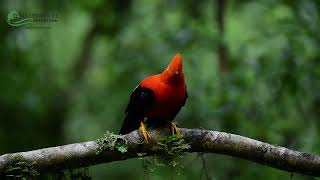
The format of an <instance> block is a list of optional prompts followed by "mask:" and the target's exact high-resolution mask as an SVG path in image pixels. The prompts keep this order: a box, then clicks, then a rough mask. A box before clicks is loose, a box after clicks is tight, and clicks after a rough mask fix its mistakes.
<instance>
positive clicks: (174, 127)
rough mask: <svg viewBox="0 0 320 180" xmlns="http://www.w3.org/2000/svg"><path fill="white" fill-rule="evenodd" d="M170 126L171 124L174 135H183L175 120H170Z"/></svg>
mask: <svg viewBox="0 0 320 180" xmlns="http://www.w3.org/2000/svg"><path fill="white" fill-rule="evenodd" d="M169 126H170V131H171V134H172V135H175V134H176V135H177V136H181V133H180V131H179V130H178V128H177V126H176V125H175V124H174V123H173V122H170V124H169Z"/></svg>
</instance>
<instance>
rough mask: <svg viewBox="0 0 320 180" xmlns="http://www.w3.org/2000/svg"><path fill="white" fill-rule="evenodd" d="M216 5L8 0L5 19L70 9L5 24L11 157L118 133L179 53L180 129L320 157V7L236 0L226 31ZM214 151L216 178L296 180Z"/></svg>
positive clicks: (137, 172) (113, 167)
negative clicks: (131, 107)
mask: <svg viewBox="0 0 320 180" xmlns="http://www.w3.org/2000/svg"><path fill="white" fill-rule="evenodd" d="M216 7H217V5H216V1H213V0H203V1H200V2H196V1H192V0H185V1H182V0H173V1H169V0H164V1H160V0H155V1H147V0H137V1H132V0H121V1H120V0H119V1H117V0H110V1H108V0H93V1H84V0H81V1H53V0H49V1H36V0H33V1H9V0H5V1H2V2H1V8H0V11H1V17H2V18H3V19H5V18H6V16H7V14H8V12H9V11H11V10H22V11H27V12H48V11H58V12H59V22H58V23H57V24H54V25H52V27H51V28H49V29H25V28H23V27H11V26H9V25H8V24H6V23H5V21H3V22H2V23H1V24H0V33H1V48H0V60H1V66H0V83H1V88H0V154H3V153H7V152H16V151H25V150H31V149H36V148H43V147H48V146H55V145H61V144H65V143H72V142H80V141H86V140H93V139H97V138H99V137H101V136H102V135H103V133H104V132H105V131H107V130H109V131H113V132H118V130H119V128H120V126H121V123H122V118H123V111H124V108H125V106H126V103H127V102H128V97H129V95H130V92H131V90H132V89H133V88H134V87H135V86H136V85H137V84H138V82H139V81H140V80H141V79H142V78H144V77H147V76H149V75H152V74H156V73H159V72H160V71H162V70H163V69H164V67H166V65H167V63H168V62H169V61H170V59H171V58H172V57H173V56H174V55H175V54H176V53H177V52H180V53H181V54H182V55H183V57H184V68H185V74H186V81H187V86H188V93H189V98H188V100H187V103H186V106H185V107H184V108H183V109H182V111H181V112H180V114H179V115H178V116H177V118H176V120H177V121H178V122H179V126H180V127H188V128H201V127H202V128H206V129H213V130H219V131H226V132H232V133H235V134H240V135H243V136H248V137H251V138H254V139H258V140H262V141H266V142H269V143H273V144H278V145H281V146H286V147H289V148H293V149H296V150H300V151H305V152H312V153H317V154H320V141H319V138H318V137H319V136H320V121H319V117H320V109H319V107H320V51H319V49H320V33H319V32H320V29H319V28H320V14H319V13H320V9H319V8H320V1H317V0H313V1H312V0H305V1H299V0H280V1H275V0H259V1H253V0H245V1H235V0H229V1H228V2H227V6H226V11H225V12H224V16H225V17H224V18H225V22H224V24H225V32H224V34H223V36H221V34H220V33H219V30H218V28H217V23H216V18H215V14H216V9H217V8H216ZM221 43H223V44H224V45H225V46H226V48H227V53H228V64H229V67H228V68H229V71H228V72H227V73H225V74H222V73H221V71H220V69H219V61H218V58H217V57H218V56H217V49H218V46H219V44H221ZM203 156H204V158H205V159H206V169H207V172H208V175H209V177H210V178H211V179H290V173H287V172H284V171H280V170H276V169H273V168H270V167H266V166H262V165H258V164H255V163H252V162H248V161H244V160H241V159H238V158H232V157H227V156H223V155H215V154H206V155H203ZM202 164H203V162H202V161H201V158H199V157H198V158H197V155H196V154H189V155H187V156H185V157H184V165H185V168H184V169H183V170H182V174H181V175H179V176H178V175H176V174H174V173H173V171H172V170H171V169H170V168H165V167H158V168H157V169H155V171H154V172H152V173H150V174H149V178H150V179H155V180H158V179H169V178H172V177H174V179H199V178H200V176H201V172H202ZM140 165H141V168H137V167H139V166H140ZM143 171H144V169H143V165H142V161H141V160H139V159H131V160H126V161H121V162H114V163H111V164H102V165H97V166H93V167H90V169H89V173H90V175H91V176H92V178H93V179H106V178H107V179H120V178H123V179H127V178H131V179H143V177H144V175H143ZM133 177H134V178H133ZM293 179H313V178H312V177H306V176H300V175H294V176H293Z"/></svg>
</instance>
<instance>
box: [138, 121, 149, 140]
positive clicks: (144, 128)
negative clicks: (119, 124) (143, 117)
mask: <svg viewBox="0 0 320 180" xmlns="http://www.w3.org/2000/svg"><path fill="white" fill-rule="evenodd" d="M139 130H140V131H141V133H142V135H143V138H144V140H145V142H146V143H149V140H151V136H150V134H149V133H148V131H147V128H146V126H145V125H144V123H143V122H142V121H141V122H140V128H139Z"/></svg>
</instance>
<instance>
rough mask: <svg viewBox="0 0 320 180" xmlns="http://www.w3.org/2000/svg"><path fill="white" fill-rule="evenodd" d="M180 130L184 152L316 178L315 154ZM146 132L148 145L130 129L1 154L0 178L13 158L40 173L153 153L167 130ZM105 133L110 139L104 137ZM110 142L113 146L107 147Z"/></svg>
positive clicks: (319, 170) (318, 162) (319, 161)
mask: <svg viewBox="0 0 320 180" xmlns="http://www.w3.org/2000/svg"><path fill="white" fill-rule="evenodd" d="M180 132H181V134H182V135H183V138H184V140H185V142H186V143H188V144H189V145H190V148H185V149H184V150H183V151H185V152H205V153H218V154H226V155H231V156H234V157H239V158H242V159H246V160H249V161H253V162H257V163H259V164H262V165H266V166H270V167H274V168H277V169H281V170H285V171H288V172H292V173H300V174H305V175H311V176H317V177H320V156H319V155H312V154H308V153H304V152H298V151H294V150H290V149H287V148H284V147H280V146H275V145H271V144H267V143H264V142H260V141H257V140H254V139H250V138H247V137H243V136H239V135H234V134H230V133H224V132H217V131H209V130H203V129H184V128H181V129H180ZM149 133H150V135H151V137H152V140H153V141H152V142H150V143H149V144H145V143H141V141H142V137H141V135H140V133H139V132H138V131H133V132H131V133H130V134H127V135H124V136H118V135H110V133H109V135H106V136H105V137H104V138H107V139H100V140H99V141H89V142H83V143H76V144H68V145H64V146H58V147H50V148H45V149H39V150H33V151H28V152H19V153H11V154H4V155H2V156H0V179H1V177H3V176H5V173H6V172H7V170H8V168H12V164H14V163H15V162H16V159H17V157H19V159H20V160H21V159H23V160H25V161H26V162H28V163H29V164H32V167H29V168H32V169H34V170H35V171H36V172H40V173H41V172H42V171H54V170H61V169H74V168H79V167H87V166H91V165H94V164H100V163H107V162H113V161H121V160H125V159H128V158H135V157H140V156H147V155H152V154H156V153H157V150H155V148H154V145H156V144H157V142H158V140H159V139H161V138H163V137H164V136H165V135H168V134H169V131H168V130H164V129H162V130H151V131H150V132H149ZM109 136H110V138H111V140H110V139H108V137H109ZM112 138H113V139H112ZM117 139H118V140H119V141H117ZM97 142H99V143H97ZM103 142H107V143H108V145H107V146H106V147H103V148H102V147H101V143H103ZM113 145H114V147H109V146H113Z"/></svg>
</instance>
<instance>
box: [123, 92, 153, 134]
mask: <svg viewBox="0 0 320 180" xmlns="http://www.w3.org/2000/svg"><path fill="white" fill-rule="evenodd" d="M154 99H155V95H154V92H153V91H152V90H151V89H148V88H142V87H141V86H137V87H136V88H135V89H134V90H133V92H132V94H131V96H130V101H129V104H128V106H127V108H126V111H125V113H126V114H125V118H124V120H123V124H122V127H121V129H120V132H119V134H127V133H129V132H131V131H134V130H136V129H138V128H139V126H140V121H142V120H143V118H144V116H145V114H146V113H147V112H148V110H149V109H150V107H151V106H152V104H153V103H154Z"/></svg>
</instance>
